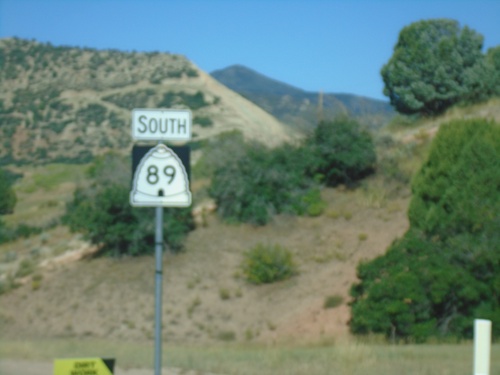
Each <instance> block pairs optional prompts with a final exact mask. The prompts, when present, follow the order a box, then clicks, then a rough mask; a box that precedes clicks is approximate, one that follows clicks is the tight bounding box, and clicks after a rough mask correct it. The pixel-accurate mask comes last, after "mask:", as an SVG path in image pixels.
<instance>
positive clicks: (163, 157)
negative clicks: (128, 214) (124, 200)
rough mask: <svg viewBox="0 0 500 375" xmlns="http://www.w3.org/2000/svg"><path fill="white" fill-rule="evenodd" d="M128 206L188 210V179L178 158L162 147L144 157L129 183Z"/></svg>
mask: <svg viewBox="0 0 500 375" xmlns="http://www.w3.org/2000/svg"><path fill="white" fill-rule="evenodd" d="M130 204H131V205H132V206H139V207H189V206H191V192H190V190H189V178H188V174H187V172H186V169H185V168H184V165H183V164H182V161H181V160H180V159H179V157H178V156H177V155H176V154H175V153H174V152H173V151H172V150H171V149H170V148H168V147H167V146H165V145H164V144H158V145H157V146H156V147H154V148H152V149H151V150H149V151H148V153H146V155H144V157H143V158H142V159H141V161H140V163H139V165H138V166H137V168H136V170H135V173H134V178H133V181H132V191H131V192H130Z"/></svg>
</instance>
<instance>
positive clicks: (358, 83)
mask: <svg viewBox="0 0 500 375" xmlns="http://www.w3.org/2000/svg"><path fill="white" fill-rule="evenodd" d="M430 18H452V19H455V20H457V21H459V22H460V24H461V25H462V26H464V25H467V26H469V27H471V28H472V29H474V30H476V31H477V32H479V33H480V34H482V35H483V36H484V39H485V49H486V48H489V47H492V46H497V45H500V1H499V0H472V1H470V0H467V1H465V0H436V1H432V0H420V1H416V0H398V1H396V0H351V1H347V0H165V1H160V0H142V1H140V0H0V38H4V37H11V36H17V37H20V38H27V39H35V40H37V41H40V42H50V43H52V44H54V45H69V46H82V47H83V46H84V47H91V48H97V49H108V48H112V49H118V50H123V51H132V50H135V51H160V52H171V53H177V54H182V55H185V56H186V57H187V58H189V59H190V60H191V61H193V62H194V63H195V64H196V65H197V66H198V67H200V68H201V69H203V70H204V71H206V72H211V71H213V70H215V69H221V68H225V67H227V66H229V65H232V64H242V65H245V66H247V67H249V68H252V69H254V70H257V71H258V72H260V73H262V74H265V75H267V76H269V77H272V78H275V79H278V80H280V81H283V82H286V83H289V84H291V85H293V86H296V87H299V88H302V89H305V90H308V91H319V90H322V91H324V92H335V93H352V94H357V95H363V96H368V97H372V98H377V99H384V100H385V99H386V98H385V97H384V96H383V94H382V90H383V82H382V79H381V78H380V69H381V67H382V65H383V64H384V63H386V62H387V61H388V60H389V58H390V57H391V55H392V49H393V46H394V44H395V43H396V40H397V37H398V34H399V31H400V30H401V29H402V28H403V27H404V26H406V25H409V24H410V23H412V22H415V21H418V20H422V19H430Z"/></svg>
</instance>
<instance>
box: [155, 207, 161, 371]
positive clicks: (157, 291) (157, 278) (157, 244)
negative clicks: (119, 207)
mask: <svg viewBox="0 0 500 375" xmlns="http://www.w3.org/2000/svg"><path fill="white" fill-rule="evenodd" d="M155 258H156V273H155V375H161V331H162V327H161V311H162V298H161V297H162V281H163V207H156V230H155Z"/></svg>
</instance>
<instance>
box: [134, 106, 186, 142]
mask: <svg viewBox="0 0 500 375" xmlns="http://www.w3.org/2000/svg"><path fill="white" fill-rule="evenodd" d="M191 117H192V116H191V111H190V110H188V109H134V110H132V139H133V140H135V141H189V140H190V139H191Z"/></svg>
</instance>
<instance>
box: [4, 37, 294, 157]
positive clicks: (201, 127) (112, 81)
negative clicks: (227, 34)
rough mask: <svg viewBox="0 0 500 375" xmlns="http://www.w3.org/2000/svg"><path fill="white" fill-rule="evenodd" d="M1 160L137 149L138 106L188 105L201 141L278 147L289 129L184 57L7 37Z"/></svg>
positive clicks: (173, 106) (165, 106)
mask: <svg viewBox="0 0 500 375" xmlns="http://www.w3.org/2000/svg"><path fill="white" fill-rule="evenodd" d="M0 85H1V86H2V91H1V92H0V132H1V137H2V144H1V145H0V161H1V162H2V163H4V164H7V163H11V162H16V163H19V162H22V163H30V162H34V161H36V162H50V161H86V160H90V158H91V157H92V156H93V155H97V154H102V153H104V152H107V151H109V150H114V151H120V152H128V151H129V150H130V148H131V146H132V143H131V137H130V116H131V110H132V109H133V108H144V107H147V108H186V107H189V108H190V109H191V110H192V112H193V118H194V121H193V122H194V124H193V125H194V126H193V132H194V141H197V140H200V139H204V138H206V137H210V136H213V135H215V134H219V133H222V132H226V131H232V130H239V131H241V132H242V133H243V134H244V135H245V137H247V138H249V139H256V140H259V141H261V142H264V143H267V144H270V145H273V144H277V143H280V142H282V141H285V140H288V139H290V137H291V135H290V129H287V128H285V127H284V126H283V124H281V123H280V122H278V121H277V120H276V119H275V118H273V117H272V116H271V115H269V114H268V113H266V112H265V111H263V110H262V109H261V108H259V107H258V106H256V105H254V104H253V103H251V102H249V101H248V100H245V99H244V98H242V97H241V96H240V95H237V94H235V93H234V92H232V91H231V90H229V89H227V88H226V87H225V86H223V85H221V84H219V83H218V82H217V81H215V80H214V79H213V78H211V77H210V76H209V75H208V74H206V73H204V72H203V71H201V70H200V69H199V68H197V67H196V66H195V65H194V64H193V63H191V62H190V61H189V60H187V59H186V58H185V57H183V56H180V55H175V54H169V53H158V52H151V53H136V52H120V51H115V50H103V51H99V50H93V49H87V48H85V49H82V48H72V47H55V46H52V45H50V44H41V43H37V42H35V41H27V40H22V39H16V38H14V39H3V40H0Z"/></svg>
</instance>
